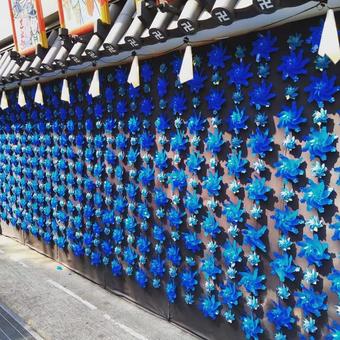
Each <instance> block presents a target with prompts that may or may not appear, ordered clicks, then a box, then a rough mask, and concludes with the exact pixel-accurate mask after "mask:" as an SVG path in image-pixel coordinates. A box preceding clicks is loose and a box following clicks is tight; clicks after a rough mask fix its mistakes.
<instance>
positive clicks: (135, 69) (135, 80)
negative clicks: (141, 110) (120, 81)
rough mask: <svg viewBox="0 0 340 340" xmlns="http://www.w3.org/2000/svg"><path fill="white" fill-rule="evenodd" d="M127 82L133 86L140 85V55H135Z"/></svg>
mask: <svg viewBox="0 0 340 340" xmlns="http://www.w3.org/2000/svg"><path fill="white" fill-rule="evenodd" d="M127 82H128V83H129V84H131V85H132V86H133V87H138V86H139V85H140V79H139V62H138V56H136V55H135V56H134V57H133V60H132V64H131V69H130V73H129V77H128V80H127Z"/></svg>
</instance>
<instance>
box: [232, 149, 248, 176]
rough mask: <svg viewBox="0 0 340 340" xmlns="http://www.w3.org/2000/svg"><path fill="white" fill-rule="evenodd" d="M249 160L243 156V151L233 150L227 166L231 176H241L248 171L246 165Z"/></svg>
mask: <svg viewBox="0 0 340 340" xmlns="http://www.w3.org/2000/svg"><path fill="white" fill-rule="evenodd" d="M248 163H249V161H248V160H247V159H245V158H243V157H242V152H241V151H239V152H232V153H231V154H229V156H228V160H227V163H226V167H227V169H228V174H229V176H235V177H237V178H238V177H239V176H240V175H241V174H244V173H246V171H247V170H246V165H247V164H248Z"/></svg>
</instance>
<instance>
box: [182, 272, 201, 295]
mask: <svg viewBox="0 0 340 340" xmlns="http://www.w3.org/2000/svg"><path fill="white" fill-rule="evenodd" d="M196 276H197V272H196V271H195V272H194V271H191V270H184V271H183V272H182V273H181V274H180V278H181V285H182V287H183V288H184V290H185V291H186V292H192V291H194V290H195V286H196V285H197V284H198V281H197V280H196Z"/></svg>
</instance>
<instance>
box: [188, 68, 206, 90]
mask: <svg viewBox="0 0 340 340" xmlns="http://www.w3.org/2000/svg"><path fill="white" fill-rule="evenodd" d="M206 79H207V77H206V76H204V75H202V74H201V73H199V72H194V78H193V79H192V80H190V81H189V82H188V84H189V88H190V92H191V93H199V92H200V90H201V89H202V88H204V82H205V80H206Z"/></svg>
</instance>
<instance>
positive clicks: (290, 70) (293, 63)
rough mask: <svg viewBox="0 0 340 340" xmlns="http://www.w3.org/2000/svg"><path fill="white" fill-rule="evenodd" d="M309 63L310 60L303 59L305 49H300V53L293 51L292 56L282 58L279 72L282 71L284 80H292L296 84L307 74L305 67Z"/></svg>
mask: <svg viewBox="0 0 340 340" xmlns="http://www.w3.org/2000/svg"><path fill="white" fill-rule="evenodd" d="M308 63H309V59H308V58H306V59H304V57H303V49H300V50H299V52H298V53H296V52H294V51H291V52H290V55H287V56H283V57H282V58H281V65H279V67H278V70H279V71H281V73H282V79H283V80H286V79H288V78H291V79H292V80H293V81H294V82H297V81H298V80H299V75H301V74H306V73H307V70H306V69H305V66H306V65H307V64H308Z"/></svg>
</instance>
